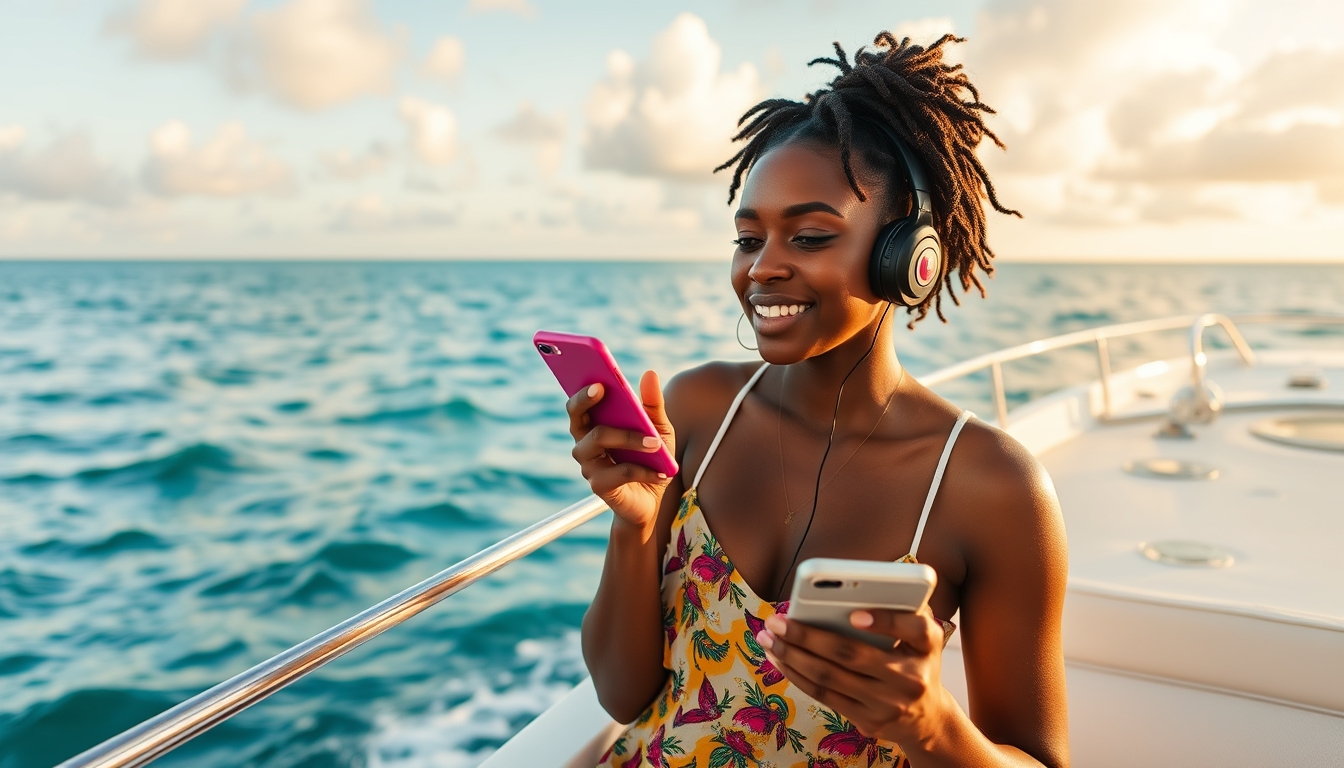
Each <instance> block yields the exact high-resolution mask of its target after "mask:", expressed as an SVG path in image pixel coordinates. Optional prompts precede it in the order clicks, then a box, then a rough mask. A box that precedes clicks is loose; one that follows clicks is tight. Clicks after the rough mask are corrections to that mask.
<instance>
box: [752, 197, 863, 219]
mask: <svg viewBox="0 0 1344 768" xmlns="http://www.w3.org/2000/svg"><path fill="white" fill-rule="evenodd" d="M808 213H829V214H831V215H832V216H835V217H836V218H840V219H843V218H845V216H844V214H842V213H840V212H839V211H837V210H835V209H834V208H832V207H831V206H829V205H827V204H826V203H823V202H821V201H820V200H818V201H815V202H811V203H798V204H797V205H790V206H789V207H788V208H785V209H784V218H786V219H792V218H793V217H795V216H802V215H804V214H808ZM733 218H735V219H752V220H759V219H760V218H761V215H760V214H759V213H757V212H756V209H755V208H738V209H737V213H735V214H733Z"/></svg>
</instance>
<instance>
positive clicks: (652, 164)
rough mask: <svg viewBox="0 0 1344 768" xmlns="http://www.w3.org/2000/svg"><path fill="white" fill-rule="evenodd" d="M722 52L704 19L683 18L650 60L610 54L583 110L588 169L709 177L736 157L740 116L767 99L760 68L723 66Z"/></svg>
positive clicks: (657, 41) (667, 32) (662, 35)
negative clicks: (725, 69) (734, 147)
mask: <svg viewBox="0 0 1344 768" xmlns="http://www.w3.org/2000/svg"><path fill="white" fill-rule="evenodd" d="M722 61H723V53H722V50H721V49H720V47H719V44H718V43H717V42H715V41H714V39H713V38H711V37H710V36H709V29H708V28H707V27H706V26H705V22H704V21H702V20H701V19H700V18H699V17H697V16H695V15H693V14H689V13H683V14H682V15H680V16H678V17H677V18H676V20H674V21H673V22H672V25H671V26H670V27H668V28H667V29H666V30H664V31H663V32H661V33H660V34H659V35H658V36H657V37H656V38H655V39H654V41H653V46H652V50H651V51H650V53H649V58H648V59H647V60H646V61H642V62H636V61H635V60H634V59H633V58H631V57H630V55H629V54H627V53H625V52H624V51H619V50H617V51H612V52H611V53H610V54H608V56H607V75H606V77H605V78H604V79H603V80H602V81H601V82H599V83H598V84H597V85H595V86H594V87H593V89H592V92H591V94H590V95H589V98H588V103H587V107H586V110H585V112H586V116H587V127H586V131H585V135H584V151H583V158H584V163H585V165H586V166H587V167H589V168H592V169H601V170H614V171H619V172H621V173H624V174H627V175H631V176H652V177H659V178H670V179H686V180H695V179H707V178H709V177H710V172H711V169H713V168H714V166H716V165H719V164H720V163H722V162H723V161H724V160H727V159H728V158H729V157H730V156H732V154H733V150H732V145H731V141H730V140H729V139H730V137H731V135H732V134H733V133H734V126H735V125H736V124H737V119H738V117H740V116H741V114H742V113H743V112H744V111H746V109H747V108H748V107H750V106H751V105H752V104H754V103H755V102H756V101H758V100H759V99H760V98H761V96H762V86H761V82H760V77H759V75H758V74H757V71H756V68H755V67H754V66H753V65H751V64H749V63H745V64H742V65H741V66H739V67H738V68H737V69H735V70H733V71H731V72H722V71H720V69H719V67H720V64H721V63H722Z"/></svg>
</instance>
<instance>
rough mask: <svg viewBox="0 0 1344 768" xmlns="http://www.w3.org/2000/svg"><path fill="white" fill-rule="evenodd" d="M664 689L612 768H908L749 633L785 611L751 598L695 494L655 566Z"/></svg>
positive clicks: (606, 758) (619, 746)
mask: <svg viewBox="0 0 1344 768" xmlns="http://www.w3.org/2000/svg"><path fill="white" fill-rule="evenodd" d="M662 603H663V632H664V645H663V666H664V667H666V668H667V670H668V672H669V674H668V678H667V684H666V685H665V686H664V687H663V690H662V691H661V692H660V693H659V694H658V696H657V697H656V698H655V699H654V700H653V702H652V703H651V704H650V705H649V708H648V709H646V710H645V711H644V712H643V713H642V714H641V715H640V716H639V718H638V719H637V720H636V721H635V722H634V723H632V724H631V725H630V726H629V727H628V728H627V729H626V730H625V731H624V732H623V733H622V734H621V735H620V737H619V738H618V739H617V740H616V742H615V743H614V744H613V745H612V747H611V749H609V750H608V751H607V753H606V754H605V755H603V757H602V760H601V762H600V763H599V765H601V766H613V768H643V767H644V766H652V767H654V768H748V767H749V766H756V767H757V768H849V767H850V766H862V767H863V768H872V766H885V767H889V768H908V766H909V762H908V761H907V760H906V759H905V757H904V754H903V753H902V752H901V749H900V747H899V746H897V745H896V744H895V743H893V742H889V741H882V740H880V739H870V738H867V737H865V736H863V735H862V734H861V733H859V731H858V729H856V728H855V727H854V726H853V725H852V724H851V723H849V721H847V720H846V719H845V718H843V717H841V716H840V715H838V714H836V713H835V712H833V711H832V710H830V709H828V708H826V707H825V706H823V705H821V704H819V703H817V701H816V700H814V699H813V698H812V697H810V696H808V695H807V694H806V693H803V692H802V691H801V690H799V689H798V688H797V687H795V686H794V685H793V684H792V683H790V682H789V681H788V680H786V679H784V676H783V675H782V674H780V672H779V670H777V669H775V667H774V666H773V665H772V664H771V663H770V662H769V661H768V660H767V659H766V656H765V652H764V650H763V649H762V648H761V646H760V645H759V644H758V643H757V642H756V633H757V632H759V631H760V630H761V628H762V627H763V626H764V622H765V620H766V619H767V618H769V617H770V616H773V615H775V614H776V613H780V614H784V613H787V611H788V603H787V601H786V602H782V603H769V602H767V601H765V600H762V599H760V598H759V597H757V596H756V595H755V594H754V593H753V592H752V591H751V588H750V587H748V586H747V584H746V582H745V581H744V580H743V579H742V576H741V574H739V573H738V572H737V570H736V569H735V568H734V567H733V564H732V562H731V561H730V560H729V559H728V556H727V555H725V554H724V552H723V548H722V547H720V546H719V543H718V541H717V540H716V539H715V538H714V535H713V534H712V533H711V532H710V530H709V526H708V525H707V524H706V523H705V519H704V515H703V514H702V513H701V511H700V506H699V503H698V500H697V498H696V492H695V488H691V489H690V490H688V491H686V493H685V495H683V496H682V497H681V506H680V508H679V510H678V512H677V515H676V518H675V519H674V520H673V522H672V539H671V541H670V542H669V544H668V548H667V553H666V554H665V555H664V557H663V582H662Z"/></svg>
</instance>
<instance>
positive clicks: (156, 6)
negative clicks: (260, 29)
mask: <svg viewBox="0 0 1344 768" xmlns="http://www.w3.org/2000/svg"><path fill="white" fill-rule="evenodd" d="M247 3H248V0H189V1H187V2H184V1H183V0H136V2H135V3H134V4H133V5H131V6H130V7H127V8H123V9H122V10H121V11H120V12H118V13H115V14H113V15H112V16H111V17H110V18H109V19H108V21H107V29H108V31H109V32H112V33H114V34H121V35H126V36H127V37H129V38H130V39H131V42H132V43H133V44H134V46H135V49H136V51H137V52H139V53H140V54H142V55H144V56H148V57H150V58H155V59H185V58H189V57H191V56H193V55H195V54H197V53H199V52H200V51H201V50H202V49H203V48H204V47H205V46H206V44H207V43H209V41H210V39H211V38H212V37H213V36H214V35H215V33H216V32H218V31H219V30H220V29H221V28H223V27H226V26H228V25H229V24H231V23H232V22H233V21H235V20H236V19H237V18H238V15H239V14H240V13H242V10H243V6H245V5H247Z"/></svg>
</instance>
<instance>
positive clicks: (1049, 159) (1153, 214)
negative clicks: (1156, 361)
mask: <svg viewBox="0 0 1344 768" xmlns="http://www.w3.org/2000/svg"><path fill="white" fill-rule="evenodd" d="M1238 14H1240V15H1238ZM1254 15H1255V9H1254V8H1253V7H1251V6H1245V7H1233V6H1228V5H1225V4H1221V3H1216V2H1208V1H1206V0H1173V1H1171V2H1167V1H1165V0H1163V1H1159V0H1135V1H1134V2H1127V3H1107V4H1093V3H1075V2H1068V0H996V1H994V2H991V3H990V4H989V5H988V6H987V7H986V9H985V10H984V11H983V13H982V14H981V15H980V17H979V18H978V20H977V25H976V31H975V33H974V34H973V35H971V42H970V43H969V44H968V45H967V46H965V47H964V48H965V51H964V53H965V55H966V58H967V62H966V63H967V68H968V70H969V71H970V74H971V77H972V80H973V81H974V82H975V83H976V85H977V86H979V88H980V91H981V93H982V95H983V97H984V100H985V101H986V102H987V103H989V104H991V105H993V106H994V107H996V108H998V109H999V111H1000V114H999V116H998V117H997V118H994V119H992V120H991V126H992V127H993V128H994V130H995V131H996V132H997V133H998V134H999V135H1000V136H1001V137H1002V138H1003V139H1004V140H1005V142H1006V143H1007V144H1008V147H1009V149H1008V152H1007V153H1006V154H1005V153H1000V152H998V151H997V150H993V149H989V150H988V151H986V153H985V155H984V158H985V161H986V164H987V165H988V166H989V168H990V170H991V172H992V173H993V175H994V179H995V181H996V183H997V185H998V188H999V191H1000V195H1001V196H1002V197H1003V198H1004V199H1005V202H1007V203H1008V204H1009V205H1010V206H1013V207H1017V208H1021V209H1022V210H1023V211H1024V212H1025V213H1026V214H1027V216H1028V219H1027V222H1025V223H1023V224H1022V225H1016V224H1014V225H1005V226H1026V227H1030V226H1032V225H1031V223H1030V222H1031V220H1032V218H1033V216H1034V217H1036V219H1037V221H1044V222H1048V223H1051V224H1058V225H1075V226H1084V227H1088V226H1130V225H1135V224H1142V223H1153V224H1163V225H1175V224H1179V223H1181V222H1184V221H1189V220H1196V219H1220V220H1225V219H1227V218H1228V217H1234V218H1242V219H1250V218H1252V217H1257V216H1259V215H1260V214H1259V213H1258V212H1257V211H1256V210H1255V207H1256V206H1255V205H1253V204H1251V203H1250V202H1249V201H1253V200H1268V199H1275V200H1280V199H1289V198H1291V199H1293V200H1297V201H1300V200H1301V199H1302V194H1301V190H1302V189H1303V188H1305V189H1307V190H1310V189H1313V188H1314V189H1315V191H1316V198H1317V200H1318V201H1322V202H1324V203H1326V204H1329V203H1331V201H1332V200H1336V197H1337V195H1336V190H1338V189H1344V81H1341V80H1340V79H1339V78H1337V77H1334V76H1333V75H1331V74H1329V73H1334V72H1339V71H1341V69H1344V48H1340V47H1334V48H1311V49H1301V48H1298V49H1278V50H1274V49H1271V48H1261V49H1260V50H1259V51H1256V50H1249V51H1248V50H1246V49H1245V48H1244V47H1238V48H1236V49H1233V48H1230V47H1228V46H1227V44H1226V43H1225V42H1223V41H1224V40H1225V39H1226V38H1227V34H1228V31H1229V29H1236V28H1240V27H1246V26H1252V27H1253V25H1254V24H1255V23H1256V21H1255V18H1254ZM1275 189H1277V191H1275ZM1294 190H1297V191H1294ZM1308 199H1310V194H1308ZM1238 201H1241V202H1238ZM1336 202H1337V200H1336ZM1311 208H1312V205H1307V206H1304V207H1301V208H1299V210H1298V211H1297V214H1296V217H1309V216H1311V215H1312V213H1311ZM1290 210H1291V207H1290Z"/></svg>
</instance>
